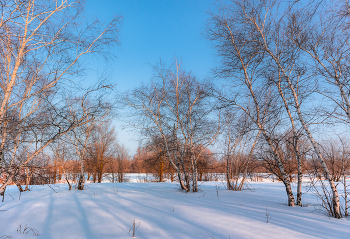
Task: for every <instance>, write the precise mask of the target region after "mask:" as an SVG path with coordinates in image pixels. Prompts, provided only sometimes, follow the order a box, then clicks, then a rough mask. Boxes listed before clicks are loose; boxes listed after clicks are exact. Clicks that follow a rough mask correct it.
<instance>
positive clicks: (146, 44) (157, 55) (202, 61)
mask: <svg viewBox="0 0 350 239" xmlns="http://www.w3.org/2000/svg"><path fill="white" fill-rule="evenodd" d="M213 3H214V1H212V0H191V1H188V0H99V1H97V0H87V2H86V7H85V10H86V14H87V16H88V17H89V18H90V17H91V18H93V17H98V18H99V19H100V20H102V21H105V22H108V20H110V19H112V18H113V16H115V15H121V16H122V17H123V20H122V24H121V28H120V46H119V47H116V48H114V49H110V51H111V53H113V54H114V55H116V56H117V58H116V59H115V60H113V61H109V62H107V63H104V62H100V61H98V62H94V63H93V65H92V66H91V69H92V70H91V71H90V72H88V74H89V77H88V79H87V80H92V79H93V78H94V77H95V76H96V75H97V74H98V73H97V72H95V71H96V68H98V70H99V71H100V72H102V71H104V70H105V69H107V70H108V71H109V72H111V73H110V80H111V81H112V82H113V83H115V84H117V89H118V91H125V90H127V89H132V88H134V87H137V86H139V85H140V84H141V83H142V82H147V81H149V80H150V78H151V77H152V69H151V67H150V64H156V63H157V62H159V60H160V59H162V61H164V62H167V63H172V61H173V60H174V58H175V57H176V58H178V59H179V60H181V62H182V66H183V67H184V69H185V70H187V71H192V72H193V74H194V75H196V76H199V77H201V78H204V77H207V76H208V75H209V74H210V70H211V69H212V68H213V67H214V66H215V51H214V49H212V47H211V46H210V43H209V42H208V41H207V40H206V39H205V38H204V37H203V33H204V26H205V22H206V20H207V19H208V18H209V15H208V14H207V12H208V11H209V10H210V9H211V8H212V9H214V5H213ZM90 78H91V79H90ZM116 128H117V131H118V138H119V141H120V142H122V143H123V144H125V145H126V146H127V147H128V148H129V149H130V153H131V154H134V153H135V151H136V148H137V145H138V143H137V142H136V141H135V140H137V138H138V137H137V136H133V134H132V133H131V132H126V131H122V130H121V129H120V128H121V127H120V120H119V121H118V119H117V120H116Z"/></svg>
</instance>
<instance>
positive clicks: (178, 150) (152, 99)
mask: <svg viewBox="0 0 350 239" xmlns="http://www.w3.org/2000/svg"><path fill="white" fill-rule="evenodd" d="M154 70H155V79H154V80H153V81H152V82H151V83H150V84H149V85H147V86H143V87H140V88H138V89H135V90H134V91H133V92H131V93H127V95H126V96H125V97H124V98H123V101H124V102H127V104H128V105H129V107H131V109H133V110H134V113H135V116H136V117H137V120H136V121H135V122H134V123H131V125H132V126H133V127H135V128H138V129H140V130H142V133H143V135H145V136H146V137H152V136H154V135H160V136H161V137H162V139H163V142H164V147H165V153H166V154H167V158H168V159H169V160H170V163H171V164H172V165H173V167H174V168H175V169H176V171H177V174H178V179H179V182H180V186H181V188H182V189H183V190H185V191H187V192H189V191H191V184H190V172H192V191H193V192H196V191H198V184H197V177H198V175H197V167H196V161H197V157H199V156H200V153H198V154H195V153H194V151H195V147H196V145H199V144H200V145H202V146H203V149H205V148H206V147H207V146H208V145H210V144H212V143H213V142H214V140H215V138H216V137H217V135H218V129H219V128H218V126H217V125H215V120H214V116H213V115H214V113H213V109H212V108H211V107H210V100H209V95H208V92H207V91H208V87H207V85H206V84H204V83H201V82H199V81H197V79H196V78H195V77H194V76H192V75H191V74H189V73H186V72H184V71H182V70H181V69H180V65H179V64H177V62H176V63H175V65H174V67H173V68H166V67H165V66H163V65H161V64H160V65H159V66H157V67H155V68H154ZM134 119H135V118H134ZM187 156H189V157H190V167H189V168H186V165H185V158H186V157H187Z"/></svg>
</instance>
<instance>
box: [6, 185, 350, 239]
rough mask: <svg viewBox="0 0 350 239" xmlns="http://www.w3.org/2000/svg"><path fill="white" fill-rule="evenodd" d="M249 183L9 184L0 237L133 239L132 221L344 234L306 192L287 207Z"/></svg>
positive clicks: (349, 225)
mask: <svg viewBox="0 0 350 239" xmlns="http://www.w3.org/2000/svg"><path fill="white" fill-rule="evenodd" d="M131 181H133V180H131ZM249 185H250V189H251V190H244V191H240V192H235V191H227V190H225V187H224V184H223V183H222V182H205V183H202V182H201V186H200V188H201V191H200V192H198V193H183V192H181V191H179V190H178V184H177V183H169V182H167V183H118V184H113V183H102V184H93V183H88V184H86V190H84V191H78V190H74V189H73V190H71V191H69V190H68V186H67V185H65V184H56V185H51V187H52V188H50V187H49V186H48V185H45V186H32V188H31V191H30V192H24V193H22V194H21V195H20V194H19V192H18V189H17V188H16V187H15V186H10V187H8V188H7V190H6V196H5V201H4V202H0V238H1V239H4V238H60V239H61V238H94V239H95V238H132V230H130V229H131V228H132V226H133V220H135V222H136V227H138V228H137V230H136V232H135V236H136V238H216V239H218V238H231V239H233V238H350V218H343V219H334V218H328V217H327V216H326V215H324V214H322V212H319V211H314V209H315V208H314V206H313V204H316V203H317V199H316V198H315V197H313V196H312V195H311V194H310V193H304V195H303V203H304V205H305V206H306V207H288V206H286V202H287V197H286V193H285V189H284V187H283V184H282V183H280V182H259V183H254V182H251V183H249ZM294 189H295V188H294ZM294 191H295V190H294ZM267 219H268V222H267ZM35 235H37V236H35Z"/></svg>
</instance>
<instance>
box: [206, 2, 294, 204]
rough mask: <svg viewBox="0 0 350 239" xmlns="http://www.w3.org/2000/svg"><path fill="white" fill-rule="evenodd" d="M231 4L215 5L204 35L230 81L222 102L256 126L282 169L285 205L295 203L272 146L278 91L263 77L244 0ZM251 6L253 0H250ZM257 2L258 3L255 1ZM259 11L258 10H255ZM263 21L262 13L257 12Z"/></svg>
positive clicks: (258, 47)
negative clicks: (286, 197)
mask: <svg viewBox="0 0 350 239" xmlns="http://www.w3.org/2000/svg"><path fill="white" fill-rule="evenodd" d="M231 3H232V5H220V6H218V13H217V14H212V15H211V19H210V20H209V22H208V25H207V35H208V38H209V40H211V41H212V42H213V43H214V44H215V47H216V48H217V51H218V55H219V56H220V57H221V60H222V61H221V63H222V65H221V67H220V68H218V69H217V71H216V74H217V76H218V77H220V78H223V79H224V80H225V83H224V85H229V88H228V90H227V92H225V93H224V94H222V95H221V96H220V100H221V101H222V102H224V105H225V104H226V105H235V106H236V107H238V108H239V109H240V110H241V111H242V112H244V113H245V114H246V115H247V116H248V117H249V119H250V120H251V121H252V122H253V123H254V125H255V127H256V128H255V129H256V130H259V131H260V133H261V135H262V137H263V139H264V140H265V141H266V143H267V144H268V145H269V147H270V149H271V151H272V153H273V157H274V159H275V161H276V163H277V165H278V168H279V170H280V172H281V175H282V178H283V183H284V185H285V188H286V193H287V196H288V205H289V206H294V204H295V200H294V196H293V192H292V188H291V184H290V180H289V175H288V174H287V173H286V172H285V169H284V166H283V163H282V159H281V158H280V157H279V155H278V152H277V149H276V148H275V147H274V133H275V130H276V129H277V128H278V126H279V125H280V119H281V114H282V111H281V109H282V108H281V107H282V106H281V104H280V103H281V101H280V100H279V98H278V91H277V90H276V89H275V88H273V87H272V86H271V84H266V78H264V77H262V75H263V73H264V71H265V67H266V65H265V58H264V57H265V54H264V53H263V52H264V49H263V45H261V43H260V42H259V41H258V38H259V35H258V33H257V32H256V31H254V28H253V27H252V26H251V25H249V19H247V18H246V16H245V10H247V12H249V13H252V14H255V13H256V11H254V9H251V10H252V11H248V9H246V7H248V6H247V5H249V3H248V2H247V1H232V2H231ZM251 4H252V6H254V4H255V3H254V2H251ZM257 5H258V6H259V4H257ZM258 14H261V13H259V12H258ZM259 17H260V18H259V20H260V21H262V22H263V20H264V17H263V16H260V15H259Z"/></svg>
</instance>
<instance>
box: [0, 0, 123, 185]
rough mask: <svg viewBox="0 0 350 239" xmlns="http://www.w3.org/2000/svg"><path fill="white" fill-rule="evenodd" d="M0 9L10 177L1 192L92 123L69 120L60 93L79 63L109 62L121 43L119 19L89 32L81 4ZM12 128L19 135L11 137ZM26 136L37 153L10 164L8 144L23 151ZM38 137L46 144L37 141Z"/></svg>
mask: <svg viewBox="0 0 350 239" xmlns="http://www.w3.org/2000/svg"><path fill="white" fill-rule="evenodd" d="M1 4H3V5H2V8H1V21H0V61H1V64H0V67H1V71H0V89H1V100H0V125H1V129H2V131H1V134H0V158H1V161H3V163H5V168H6V171H7V172H8V175H7V181H6V182H5V183H4V184H3V185H2V186H1V187H0V192H1V191H3V190H4V187H6V185H8V184H9V183H11V181H12V180H13V177H14V176H15V175H16V174H17V173H18V172H19V171H20V170H21V168H22V167H23V166H25V165H26V164H27V163H28V162H29V161H31V160H32V159H34V158H35V157H36V156H37V155H38V154H39V153H40V152H42V151H43V150H44V149H45V148H46V147H47V146H48V145H49V144H50V143H52V142H53V141H54V140H56V139H58V138H59V137H61V136H62V135H64V134H66V133H67V132H69V131H70V130H71V129H73V128H75V127H78V126H81V125H82V124H84V123H86V122H87V118H86V116H84V117H83V118H80V119H78V120H77V121H74V122H72V121H69V120H67V118H66V117H68V112H67V111H66V110H67V108H66V107H65V106H64V103H62V98H61V97H60V95H61V94H59V92H60V90H61V91H64V90H65V87H67V85H69V84H70V82H72V81H71V80H72V79H73V78H74V77H76V76H78V75H79V74H81V71H82V70H83V68H82V67H81V65H80V64H79V63H80V59H81V58H82V57H83V56H84V55H88V54H92V53H102V55H103V56H108V53H106V52H105V51H104V49H105V47H106V46H107V45H114V44H116V43H117V42H118V38H117V36H118V35H117V33H118V29H117V26H118V23H119V18H118V17H117V18H115V19H113V20H112V21H111V22H109V23H108V24H107V25H104V24H102V23H100V22H99V21H98V20H96V21H94V22H91V23H89V24H87V26H86V27H84V26H83V21H82V16H83V15H82V13H83V12H82V9H83V8H82V6H83V4H82V2H81V1H79V0H77V1H55V0H52V1H51V0H50V1H44V0H25V1H24V0H16V1H2V2H1ZM44 108H45V112H43V111H42V109H44ZM15 115H16V116H15ZM34 122H35V124H34ZM13 123H16V124H17V126H16V128H17V129H19V130H20V134H14V133H11V131H13V127H11V125H12V124H13ZM29 124H32V125H31V126H30V127H29ZM33 124H34V125H33ZM44 130H45V133H44ZM24 133H27V134H32V135H34V136H35V137H32V139H33V140H31V141H26V142H27V144H26V147H27V148H28V149H29V148H31V149H33V148H34V149H35V153H33V154H32V155H31V156H30V157H28V158H27V159H26V160H24V161H21V162H20V163H18V164H16V165H15V164H14V163H15V161H16V159H15V158H18V155H16V154H13V155H16V156H15V158H13V159H11V160H10V159H5V158H4V156H5V154H4V150H5V149H6V148H5V146H6V144H8V142H9V141H16V142H18V145H20V143H21V142H23V140H22V139H23V138H21V137H22V136H23V135H24ZM15 135H17V136H15ZM38 135H39V136H40V137H41V138H39V139H38V138H37V139H36V136H38ZM34 139H36V140H34ZM28 142H29V143H28ZM14 145H15V148H17V145H16V144H14ZM14 151H16V152H18V150H17V149H14ZM14 151H13V150H12V152H14Z"/></svg>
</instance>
